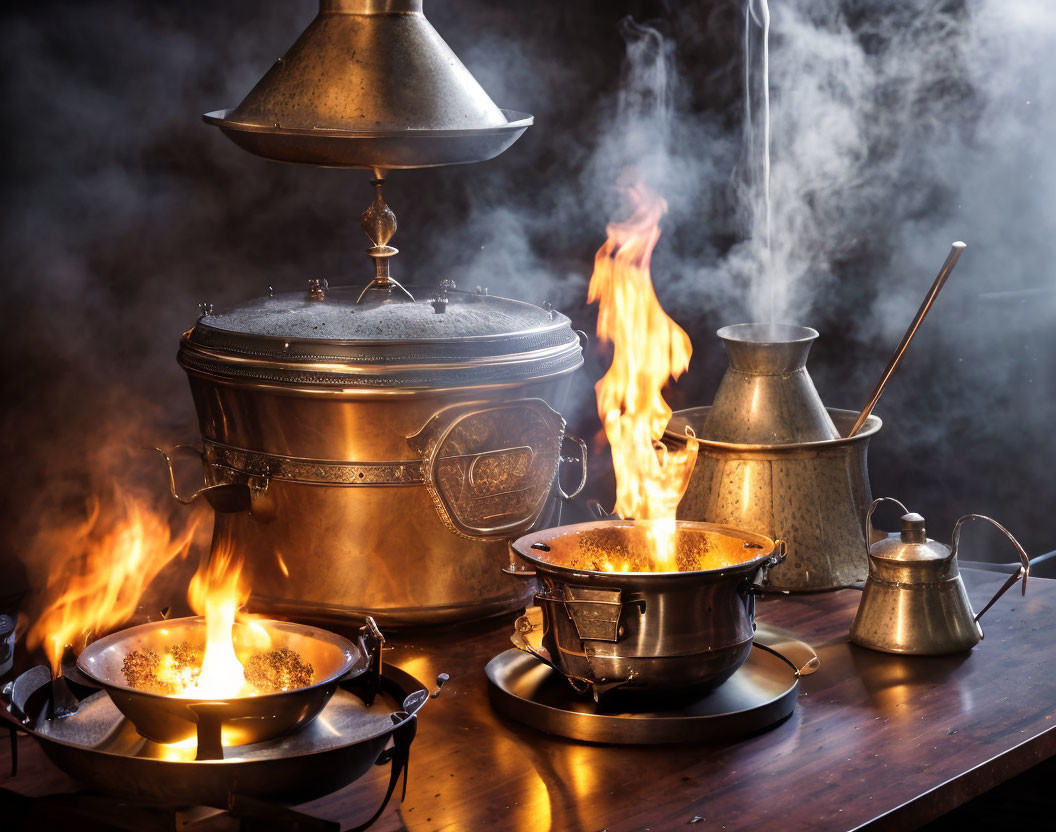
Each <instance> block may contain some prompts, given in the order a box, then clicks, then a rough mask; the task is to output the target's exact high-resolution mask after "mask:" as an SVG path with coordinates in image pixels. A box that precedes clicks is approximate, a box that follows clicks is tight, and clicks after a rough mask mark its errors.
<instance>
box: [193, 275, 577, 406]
mask: <svg viewBox="0 0 1056 832" xmlns="http://www.w3.org/2000/svg"><path fill="white" fill-rule="evenodd" d="M415 294H416V295H417V296H418V297H419V298H422V299H419V300H412V299H410V298H407V297H404V296H402V295H397V294H394V293H390V292H385V291H381V292H377V291H371V292H369V293H367V295H366V297H365V298H364V299H363V300H362V302H358V303H357V300H358V298H359V295H360V289H359V288H358V287H356V288H353V287H345V288H329V287H326V288H321V287H316V288H315V289H313V290H311V291H309V292H308V293H301V292H294V293H284V294H276V295H274V296H271V297H264V298H258V299H255V300H251V301H248V302H246V303H243V304H240V305H239V306H236V307H234V308H233V309H230V310H228V311H226V312H221V313H218V314H213V313H211V312H207V313H206V314H204V315H203V316H202V317H201V318H199V320H198V323H197V324H196V325H195V327H194V328H193V329H192V330H190V331H189V332H187V333H185V334H184V337H183V339H182V342H181V346H180V353H179V362H180V364H181V365H182V366H183V367H184V369H186V370H187V371H188V372H190V373H195V374H199V375H208V376H212V377H216V378H221V379H229V380H237V381H244V382H250V383H253V382H261V383H271V384H290V385H297V386H310V387H324V388H334V387H341V388H348V387H357V388H387V387H400V388H433V387H463V386H477V385H487V384H501V383H509V382H517V381H524V380H530V379H532V378H536V377H543V376H548V375H555V374H558V373H564V372H569V371H571V370H574V369H575V368H577V367H578V366H580V365H581V364H582V363H583V359H582V347H581V344H580V339H579V337H578V336H577V334H576V333H575V332H573V330H572V328H571V325H570V322H569V319H568V318H566V317H565V316H564V315H561V314H559V313H557V312H555V311H553V310H549V309H542V308H540V307H538V306H534V305H532V304H530V303H524V302H523V301H517V300H510V299H508V298H501V297H494V296H491V295H487V294H478V293H473V292H459V291H455V290H453V289H446V288H444V289H440V290H435V291H432V292H430V291H429V290H422V289H417V290H415Z"/></svg>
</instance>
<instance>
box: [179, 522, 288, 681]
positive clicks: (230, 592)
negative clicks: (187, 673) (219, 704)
mask: <svg viewBox="0 0 1056 832" xmlns="http://www.w3.org/2000/svg"><path fill="white" fill-rule="evenodd" d="M187 600H188V601H189V602H190V605H191V609H193V610H194V611H195V612H196V613H197V614H198V615H203V616H205V655H204V658H203V660H202V671H201V674H200V675H199V676H198V680H197V682H196V683H195V684H194V685H193V686H191V687H187V688H184V689H183V690H181V691H179V692H178V693H175V694H173V696H176V697H180V698H190V697H195V698H201V699H227V698H229V697H233V696H249V695H252V694H253V693H254V692H255V691H254V689H253V687H252V685H249V684H248V683H247V682H246V676H245V670H244V668H243V667H242V662H241V661H239V659H238V656H237V655H236V654H235V637H234V628H235V615H236V614H237V613H238V609H239V607H241V606H242V605H243V604H244V603H246V601H247V600H249V589H248V588H247V587H246V586H245V584H244V582H243V581H242V558H241V557H239V556H236V554H235V551H234V549H233V548H232V546H231V545H230V544H229V543H228V544H223V545H220V546H218V547H215V548H214V551H213V552H212V554H211V555H210V556H209V557H208V558H207V559H206V560H205V561H203V563H202V565H201V566H199V568H198V571H197V572H196V573H195V574H194V577H193V578H192V579H191V583H190V586H189V587H188V588H187ZM247 623H248V624H249V626H248V627H247V628H245V629H246V630H247V632H248V634H249V636H248V637H249V638H251V639H254V640H256V641H259V642H263V643H262V644H257V646H258V648H260V649H263V648H266V647H267V646H268V642H269V641H270V639H269V638H268V635H267V632H266V631H265V630H264V628H263V627H261V626H259V625H256V626H254V624H253V622H249V621H247Z"/></svg>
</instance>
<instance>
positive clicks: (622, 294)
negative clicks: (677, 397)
mask: <svg viewBox="0 0 1056 832" xmlns="http://www.w3.org/2000/svg"><path fill="white" fill-rule="evenodd" d="M627 192H628V196H629V198H630V202H631V206H632V212H631V216H630V217H629V218H628V219H626V220H623V221H622V222H613V223H610V224H609V225H608V226H607V227H606V229H605V230H606V233H607V235H608V239H607V240H606V241H605V245H603V246H602V247H601V248H600V249H598V253H597V254H596V255H595V257H594V274H593V275H592V276H591V278H590V287H589V289H588V294H587V300H588V301H589V302H591V303H593V302H594V301H598V329H597V332H598V338H599V339H600V340H601V341H602V342H603V343H606V342H607V343H611V344H612V345H613V356H612V366H611V367H609V370H608V372H607V373H605V375H604V376H603V377H602V378H601V380H600V381H599V382H598V383H597V385H596V387H595V390H596V393H597V399H598V415H599V416H600V417H601V421H602V425H603V426H604V428H605V435H606V437H607V438H608V440H609V445H610V446H611V448H612V462H613V468H614V470H615V473H616V508H615V511H616V513H617V514H618V515H619V516H620V517H623V518H631V517H633V518H634V519H635V520H638V521H641V522H644V523H646V524H647V536H648V538H649V542H650V545H651V547H652V559H653V561H654V564H655V565H656V566H657V569H658V571H672V570H674V569H676V568H677V567H676V564H675V556H676V545H675V529H676V527H675V511H676V509H677V508H678V502H679V500H681V499H682V494H683V493H684V492H685V490H686V486H687V485H688V483H689V476H690V474H691V473H692V471H693V465H694V463H695V461H696V457H697V443H696V442H695V441H694V440H693V438H692V436H691V437H690V439H689V442H687V443H686V447H685V448H684V449H682V450H678V451H673V450H670V449H668V448H667V447H666V446H665V445H664V444H663V443H662V442H661V437H662V436H663V434H664V430H665V428H666V427H667V423H668V421H670V419H671V408H670V407H669V406H668V404H667V402H666V401H664V397H663V395H662V392H663V388H664V385H666V384H667V382H668V379H670V378H674V379H677V378H678V377H679V376H680V375H682V373H683V372H685V370H686V369H687V367H688V366H689V358H690V355H691V354H692V352H693V345H692V344H691V343H690V340H689V336H688V335H686V333H685V331H683V330H682V328H681V327H679V326H678V325H677V324H676V323H675V322H674V321H672V320H671V318H669V317H668V316H667V313H665V312H664V310H663V308H662V307H661V306H660V302H659V301H658V300H657V298H656V292H655V291H654V290H653V282H652V277H651V275H650V273H649V261H650V259H651V258H652V254H653V249H654V248H655V246H656V243H657V240H659V239H660V218H661V217H662V216H663V215H664V214H665V213H666V212H667V203H666V202H665V201H664V200H663V199H662V198H661V197H660V196H658V195H657V194H655V193H653V192H652V191H651V190H649V188H647V187H646V186H645V185H644V184H643V183H642V182H640V181H636V182H634V183H633V184H631V185H630V186H629V187H628V188H627Z"/></svg>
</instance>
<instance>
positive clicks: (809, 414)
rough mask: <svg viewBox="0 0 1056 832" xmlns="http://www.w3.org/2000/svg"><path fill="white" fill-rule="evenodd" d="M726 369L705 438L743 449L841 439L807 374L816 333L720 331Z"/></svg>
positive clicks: (759, 327)
mask: <svg viewBox="0 0 1056 832" xmlns="http://www.w3.org/2000/svg"><path fill="white" fill-rule="evenodd" d="M718 336H719V338H721V339H722V341H723V343H724V344H725V346H726V352H727V354H728V356H729V359H730V366H729V369H727V371H726V375H724V376H723V379H722V383H721V384H720V385H719V390H718V392H717V393H716V394H715V402H714V404H713V405H712V407H711V410H710V411H709V413H708V418H707V420H706V421H705V423H704V426H703V433H702V435H703V438H704V439H708V440H711V441H715V442H732V443H737V444H743V445H790V444H797V443H801V442H819V441H824V440H829V439H837V438H839V435H840V434H839V431H837V430H836V426H835V425H834V424H833V422H832V419H831V418H830V417H829V414H828V413H827V412H826V410H825V405H824V404H822V401H821V397H820V396H819V395H818V391H817V390H816V389H815V387H814V382H813V381H811V378H810V374H809V373H808V372H807V367H806V364H807V355H808V354H809V352H810V346H811V344H812V343H813V342H814V339H815V338H817V337H818V332H817V330H814V329H811V328H810V327H806V326H794V325H791V324H760V323H748V324H737V325H735V326H727V327H723V328H722V329H720V330H719V331H718Z"/></svg>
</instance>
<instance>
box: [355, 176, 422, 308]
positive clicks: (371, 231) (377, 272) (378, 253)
mask: <svg viewBox="0 0 1056 832" xmlns="http://www.w3.org/2000/svg"><path fill="white" fill-rule="evenodd" d="M370 184H371V185H373V186H374V201H373V202H371V203H370V205H369V206H367V210H366V211H364V212H363V214H362V215H361V216H360V223H359V224H360V226H361V227H362V229H363V233H364V234H366V235H367V239H369V240H370V242H371V243H372V245H371V247H370V248H368V249H367V255H368V256H369V257H370V258H371V259H372V260H373V261H374V279H373V280H372V281H371V282H370V283H368V284H367V285H366V286H365V287H364V288H363V291H362V292H360V293H359V297H358V298H356V303H357V304H359V303H362V302H363V298H365V297H367V295H368V293H369V292H371V291H378V290H383V291H385V292H386V293H387V294H388V296H389V297H390V298H393V299H404V298H406V299H407V300H412V301H413V300H414V295H412V294H411V293H410V292H409V291H407V289H405V288H404V287H403V286H402V285H400V283H398V282H397V281H396V279H395V278H394V277H393V276H392V275H391V274H390V273H389V272H390V268H391V263H392V258H393V257H395V256H396V255H397V254H399V253H400V250H399V249H398V248H395V247H394V246H390V245H389V240H391V239H392V235H393V234H395V233H396V215H395V214H394V213H393V212H392V209H391V208H390V207H389V206H388V204H387V203H386V202H385V197H384V195H383V194H382V192H381V188H382V186H383V185H384V184H385V180H384V179H382V178H381V177H380V176H379V177H378V178H377V179H373V180H371V183H370ZM394 289H399V291H400V293H401V294H399V295H395V296H393V290H394Z"/></svg>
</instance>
